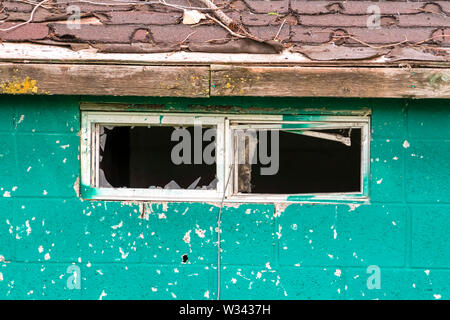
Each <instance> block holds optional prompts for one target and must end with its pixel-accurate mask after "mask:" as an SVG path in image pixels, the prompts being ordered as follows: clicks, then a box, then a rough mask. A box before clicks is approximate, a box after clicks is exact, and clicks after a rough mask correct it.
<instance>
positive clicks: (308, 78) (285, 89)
mask: <svg viewBox="0 0 450 320" xmlns="http://www.w3.org/2000/svg"><path fill="white" fill-rule="evenodd" d="M211 75H212V76H211V96H281V97H362V98H403V97H411V98H450V69H434V68H355V67H352V68H339V67H259V66H254V67H251V66H249V67H247V66H227V65H223V66H220V65H215V66H212V70H211Z"/></svg>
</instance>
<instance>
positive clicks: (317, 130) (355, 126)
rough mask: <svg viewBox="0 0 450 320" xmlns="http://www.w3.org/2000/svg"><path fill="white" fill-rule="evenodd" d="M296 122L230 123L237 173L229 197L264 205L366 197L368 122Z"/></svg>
mask: <svg viewBox="0 0 450 320" xmlns="http://www.w3.org/2000/svg"><path fill="white" fill-rule="evenodd" d="M291 118H292V117H291ZM297 118H298V121H295V120H293V119H291V121H289V120H286V121H270V120H262V121H258V120H248V121H245V120H235V121H231V122H230V129H231V131H232V142H231V144H232V150H233V153H234V155H233V160H234V170H233V171H234V172H233V185H232V190H231V191H230V192H229V194H228V196H229V197H233V196H234V197H235V198H238V199H244V198H245V199H253V200H259V201H270V200H276V199H280V200H286V199H302V198H303V199H306V198H307V197H306V196H308V195H309V196H312V197H310V198H317V199H319V198H321V197H322V198H330V199H331V198H333V197H334V198H336V195H338V197H340V196H341V197H342V196H344V197H346V198H352V197H353V198H358V197H366V196H367V177H368V158H369V154H368V152H369V148H368V141H369V140H368V135H369V131H368V121H369V119H368V118H367V117H361V118H357V117H320V116H316V117H297ZM303 119H305V121H302V120H303ZM333 120H334V121H333ZM302 196H303V197H302ZM344 197H342V198H344Z"/></svg>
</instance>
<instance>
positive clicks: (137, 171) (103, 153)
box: [99, 126, 217, 190]
mask: <svg viewBox="0 0 450 320" xmlns="http://www.w3.org/2000/svg"><path fill="white" fill-rule="evenodd" d="M176 130H181V131H178V133H179V132H181V133H182V134H175V135H174V132H175V131H176ZM208 130H209V134H207V131H208ZM194 131H195V132H194ZM211 131H212V133H213V134H211ZM215 133H216V129H215V128H212V127H209V128H208V127H197V128H196V130H194V126H191V127H184V128H179V127H177V128H174V127H170V126H151V127H143V126H135V127H131V126H116V127H110V126H101V127H100V172H99V175H100V176H99V181H100V187H114V188H123V187H126V188H150V189H204V190H210V189H216V184H217V179H216V163H215ZM207 135H208V136H209V137H211V136H212V138H210V139H209V140H207V141H203V137H206V136H207ZM173 136H176V137H177V138H176V139H174V141H172V140H173V139H172V137H173ZM205 140H206V139H205ZM196 143H197V145H195V144H196ZM207 146H209V149H208V150H212V152H211V154H212V157H213V160H212V161H209V162H205V158H204V157H202V156H200V158H199V159H196V158H195V157H194V154H195V152H197V154H198V150H200V152H201V151H202V150H204V149H205V148H206V147H207ZM174 148H175V150H179V152H175V153H174V155H176V156H177V158H176V159H174V158H173V154H172V151H173V149H174ZM194 148H195V149H194ZM196 160H197V161H196Z"/></svg>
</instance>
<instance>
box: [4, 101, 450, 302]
mask: <svg viewBox="0 0 450 320" xmlns="http://www.w3.org/2000/svg"><path fill="white" fill-rule="evenodd" d="M81 101H93V102H101V101H103V102H130V103H152V104H163V105H165V108H166V109H167V110H180V111H193V112H205V111H207V110H208V109H211V108H212V106H220V108H223V109H226V110H228V111H231V112H233V111H241V112H250V113H251V112H262V113H282V114H296V113H306V112H314V113H321V112H329V111H330V110H334V111H339V110H357V109H360V108H370V109H371V110H372V141H371V177H370V199H371V200H370V204H363V205H352V204H324V203H320V204H292V205H290V206H288V207H285V208H284V207H282V208H278V210H276V209H275V207H274V205H273V204H242V205H240V206H230V207H225V208H224V210H223V222H222V248H223V253H222V268H221V282H220V283H221V288H220V292H221V298H222V299H449V298H450V241H449V236H448V235H449V234H450V184H449V181H450V176H449V175H450V161H449V160H450V157H449V156H450V138H449V136H450V135H449V134H450V129H449V128H450V102H449V101H448V100H406V99H405V100H402V99H398V100H380V99H376V100H370V99H312V98H311V99H294V98H288V99H275V98H233V99H230V98H214V99H209V100H207V99H179V98H173V99H170V98H153V99H150V98H124V97H123V98H112V97H109V98H105V97H94V98H93V97H45V96H29V97H25V96H0V299H99V298H102V299H215V298H217V292H218V287H217V246H216V241H217V232H216V223H217V215H218V211H219V208H218V206H217V204H211V203H187V202H186V203H151V204H142V203H127V202H113V201H87V200H84V201H83V200H81V199H80V198H78V196H77V193H76V186H77V181H78V178H79V175H80V160H79V159H80V157H79V146H80V138H79V135H78V134H79V130H80V110H79V103H80V102H81ZM183 255H187V256H188V261H187V262H186V263H182V259H183V258H182V257H183ZM370 265H375V266H378V267H379V268H380V280H381V282H380V283H381V286H380V288H379V289H376V288H373V289H371V288H369V286H368V285H367V280H368V277H369V276H370V274H368V273H367V268H368V266H370ZM71 266H76V267H79V268H80V273H81V288H80V289H77V288H70V287H69V286H68V285H67V283H68V279H69V277H70V276H71V275H72V274H71V273H70V272H68V270H70V267H71ZM68 268H69V269H68Z"/></svg>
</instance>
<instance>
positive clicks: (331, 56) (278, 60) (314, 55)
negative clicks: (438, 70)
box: [0, 43, 450, 68]
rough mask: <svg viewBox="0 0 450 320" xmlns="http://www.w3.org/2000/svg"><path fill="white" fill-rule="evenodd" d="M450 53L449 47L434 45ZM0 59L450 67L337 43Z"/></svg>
mask: <svg viewBox="0 0 450 320" xmlns="http://www.w3.org/2000/svg"><path fill="white" fill-rule="evenodd" d="M433 49H434V50H442V51H443V52H446V53H448V51H450V49H449V48H433ZM0 62H25V63H27V62H44V63H74V64H77V63H83V64H84V63H88V64H90V63H94V64H117V65H120V64H124V65H130V64H131V65H165V64H173V65H180V64H183V65H186V64H187V65H210V64H253V65H254V64H266V65H291V64H295V65H308V66H313V65H327V66H330V65H332V66H347V65H351V66H400V67H402V66H405V65H408V64H410V65H414V66H433V67H444V68H448V67H450V56H449V55H448V54H446V55H444V54H443V55H441V56H436V55H435V54H434V53H430V52H428V51H426V49H423V48H394V49H392V50H386V49H383V50H376V49H372V48H366V47H341V46H335V45H333V44H327V45H322V46H304V47H302V48H301V49H297V50H295V52H293V51H290V50H288V49H286V50H284V51H283V52H281V53H279V54H257V53H235V54H229V53H208V52H187V51H179V52H156V53H140V52H139V51H138V50H137V51H136V53H103V52H98V50H97V49H93V48H91V49H83V50H79V51H73V50H71V49H69V48H66V47H61V46H52V45H44V44H30V43H2V44H0Z"/></svg>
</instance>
